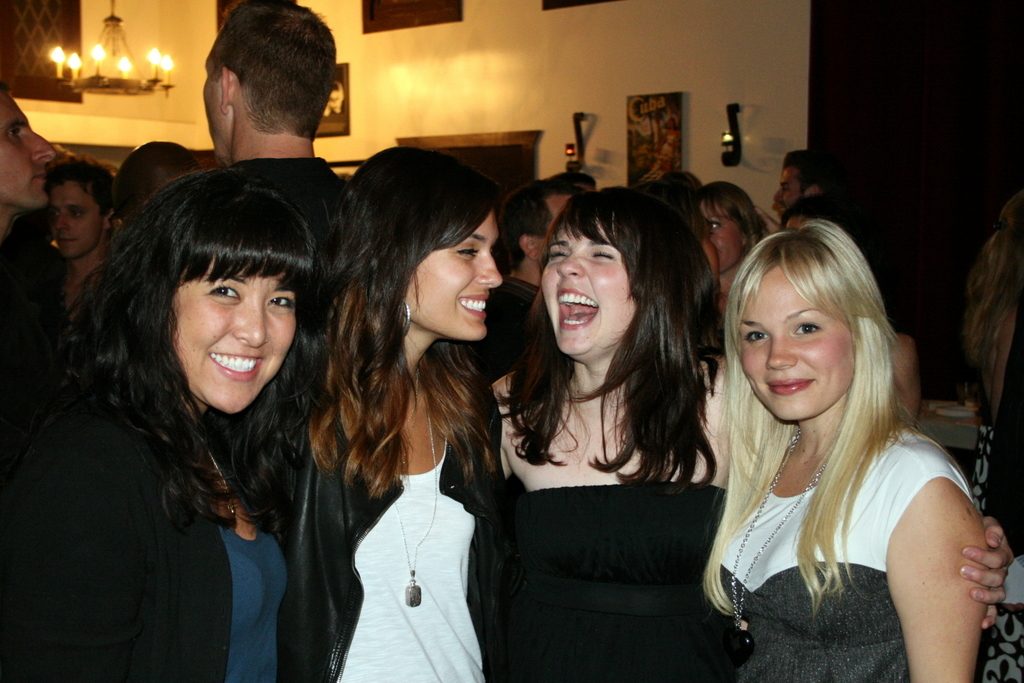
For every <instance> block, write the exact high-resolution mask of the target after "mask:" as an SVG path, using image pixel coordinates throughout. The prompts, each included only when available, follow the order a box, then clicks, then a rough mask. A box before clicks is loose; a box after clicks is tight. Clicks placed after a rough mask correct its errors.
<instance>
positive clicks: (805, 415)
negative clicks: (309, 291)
mask: <svg viewBox="0 0 1024 683" xmlns="http://www.w3.org/2000/svg"><path fill="white" fill-rule="evenodd" d="M725 330H726V334H725V338H726V356H727V358H728V359H729V361H728V368H727V373H726V391H725V396H726V399H725V412H724V415H723V420H724V422H723V423H724V425H725V432H726V442H727V443H728V448H729V453H730V463H731V470H730V477H729V488H728V494H727V502H726V506H725V512H724V516H723V519H722V522H721V526H720V528H719V534H718V538H717V539H716V541H715V545H714V548H713V550H712V554H711V564H710V566H709V568H708V572H707V575H706V581H705V585H706V588H707V589H708V591H709V594H710V595H711V596H712V599H713V601H714V602H715V604H716V605H717V606H718V607H719V608H720V609H721V610H722V611H723V612H725V613H730V614H733V616H734V619H735V628H734V630H733V631H732V632H731V633H729V634H728V636H727V641H728V643H727V644H728V646H729V647H730V648H731V650H732V653H733V655H734V660H735V661H739V660H742V659H744V657H745V656H749V659H748V660H747V661H746V664H744V665H742V666H741V667H740V669H739V679H740V680H741V681H743V680H751V681H753V680H757V681H766V680H777V681H817V680H834V681H872V682H873V683H877V682H880V681H902V680H907V678H908V676H909V678H910V679H912V680H921V681H968V680H970V679H971V677H972V673H973V669H974V661H975V656H976V653H977V645H978V639H979V636H980V632H979V630H978V626H977V625H978V623H979V621H980V620H981V617H982V615H983V613H984V607H983V606H982V605H980V604H978V603H976V602H973V601H972V600H971V599H970V597H969V595H968V593H967V591H964V590H963V579H962V578H961V577H960V574H959V573H958V570H959V569H960V565H961V564H962V563H963V560H962V558H961V556H960V549H961V548H963V547H964V546H967V545H979V546H980V545H982V534H983V529H982V524H981V520H980V519H979V517H978V514H977V512H976V511H975V510H974V508H973V506H972V505H971V501H970V498H969V496H968V490H967V486H966V483H965V482H964V479H963V477H962V476H961V474H960V472H959V471H958V470H957V468H956V466H955V465H954V464H953V463H952V462H951V461H950V460H949V458H948V456H946V454H945V453H944V452H943V451H942V450H941V449H940V448H939V447H937V446H936V445H935V444H933V443H932V442H930V441H928V440H927V439H925V438H924V437H922V436H921V435H920V434H918V433H917V432H916V431H914V430H913V429H912V428H911V427H910V426H909V422H908V420H907V418H906V416H905V414H904V413H903V412H902V411H901V408H900V406H899V403H898V400H897V397H896V394H895V390H894V387H893V382H892V345H893V338H894V335H893V331H892V329H891V327H890V326H889V323H888V321H887V320H886V318H885V312H884V309H883V307H882V300H881V297H880V296H879V293H878V288H877V285H876V284H875V282H874V279H873V278H872V276H871V272H870V269H869V268H868V265H867V263H866V262H865V261H864V258H863V256H862V255H861V254H860V252H859V250H858V249H857V247H856V245H855V244H854V243H853V241H852V240H851V239H850V238H849V237H848V236H847V235H846V234H845V233H844V232H843V231H842V230H841V229H839V228H838V227H837V226H835V225H834V224H831V223H828V222H826V221H812V222H810V223H808V224H805V226H804V229H803V230H801V231H798V232H789V231H787V232H783V233H780V234H777V235H773V236H771V237H769V238H768V239H766V240H764V241H762V242H761V243H760V244H759V245H758V246H757V247H755V248H754V250H753V251H752V252H751V253H750V254H749V255H748V256H747V258H746V259H745V261H744V263H743V265H742V266H741V268H740V271H739V272H738V274H737V277H736V280H735V282H734V284H733V288H732V291H731V293H730V298H729V304H728V306H727V309H726V324H725ZM741 620H743V621H741ZM751 650H752V653H751Z"/></svg>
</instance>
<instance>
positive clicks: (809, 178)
mask: <svg viewBox="0 0 1024 683" xmlns="http://www.w3.org/2000/svg"><path fill="white" fill-rule="evenodd" d="M819 194H827V195H833V196H840V197H845V196H846V194H847V184H846V167H845V166H843V162H841V161H840V160H839V157H837V156H836V155H835V154H832V153H831V152H825V151H822V150H815V149H797V150H793V151H792V152H789V153H788V154H786V156H785V158H784V159H783V160H782V177H781V178H780V179H779V189H778V190H776V192H775V196H774V197H772V199H774V200H775V206H774V208H775V211H776V212H777V213H778V214H779V216H780V217H781V216H782V214H783V213H784V212H785V211H786V209H788V208H790V207H791V206H793V205H794V204H796V203H797V201H799V200H800V199H802V198H804V197H813V196H815V195H819ZM772 232H774V230H773V231H772Z"/></svg>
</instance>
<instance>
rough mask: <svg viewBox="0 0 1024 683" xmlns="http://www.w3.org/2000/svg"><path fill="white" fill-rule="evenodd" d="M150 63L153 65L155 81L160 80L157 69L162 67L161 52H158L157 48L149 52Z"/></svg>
mask: <svg viewBox="0 0 1024 683" xmlns="http://www.w3.org/2000/svg"><path fill="white" fill-rule="evenodd" d="M149 63H150V64H152V65H153V80H154V81H158V80H160V77H159V75H157V72H156V70H157V67H159V66H160V50H157V49H156V48H155V47H154V48H153V49H152V50H150V51H149Z"/></svg>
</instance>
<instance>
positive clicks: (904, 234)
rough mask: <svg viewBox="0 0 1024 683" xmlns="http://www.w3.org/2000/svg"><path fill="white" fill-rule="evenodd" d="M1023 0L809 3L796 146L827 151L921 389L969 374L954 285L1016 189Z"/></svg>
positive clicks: (948, 393)
mask: <svg viewBox="0 0 1024 683" xmlns="http://www.w3.org/2000/svg"><path fill="white" fill-rule="evenodd" d="M1022 35H1024V3H1021V2H1020V1H1019V0H995V1H993V2H972V3H961V2H958V3H954V2H926V1H925V0H896V1H895V2H893V1H892V0H889V1H886V2H882V1H880V0H857V1H856V2H852V1H850V0H845V1H837V0H812V2H811V70H810V105H809V112H808V114H809V125H808V128H809V129H808V146H809V147H810V148H812V149H826V150H830V151H832V152H835V153H836V154H838V155H839V157H840V158H841V159H842V160H843V161H844V162H845V163H846V165H847V167H848V169H849V171H850V183H851V193H852V194H853V196H854V198H855V199H857V200H859V201H860V202H862V203H863V204H864V206H865V207H866V208H867V209H868V211H869V212H870V213H872V214H873V215H874V216H875V218H876V219H878V221H879V223H880V224H881V226H882V229H883V231H884V233H885V235H884V241H885V244H886V246H887V248H888V250H889V254H890V258H891V259H892V260H893V262H894V264H895V266H896V268H897V270H898V284H899V287H898V296H897V298H896V301H895V305H894V307H893V310H892V311H891V313H892V315H893V316H894V318H895V319H896V321H897V326H898V327H899V328H902V331H906V332H908V333H909V334H911V335H913V336H914V337H915V339H916V340H917V344H918V352H919V355H920V359H921V381H922V390H923V395H924V396H926V397H928V398H952V397H955V391H954V383H955V382H957V381H963V380H966V379H969V378H971V374H970V372H969V371H968V369H967V367H966V365H965V363H964V361H963V355H962V353H961V351H960V336H959V335H960V333H959V330H960V322H961V318H962V316H963V305H964V296H963V291H964V283H965V281H966V276H967V271H968V269H969V268H970V266H971V263H972V262H973V260H974V257H975V256H976V255H977V253H978V250H979V248H980V247H981V245H982V244H983V243H984V241H985V240H986V239H987V238H988V236H989V235H990V234H991V233H992V225H993V223H994V222H995V220H996V218H997V216H998V213H999V210H1000V208H1001V207H1002V205H1003V204H1004V203H1005V202H1006V200H1008V199H1009V198H1010V197H1011V196H1012V195H1013V194H1014V193H1015V192H1016V191H1017V190H1019V189H1020V188H1021V187H1024V164H1022V163H1021V158H1020V157H1021V152H1022V150H1024V120H1022V118H1021V113H1022V112H1024V106H1022V105H1024V88H1022V84H1024V49H1022Z"/></svg>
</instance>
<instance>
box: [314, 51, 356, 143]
mask: <svg viewBox="0 0 1024 683" xmlns="http://www.w3.org/2000/svg"><path fill="white" fill-rule="evenodd" d="M348 113H349V98H348V64H335V65H334V87H333V88H332V89H331V96H330V97H329V98H327V106H326V107H325V108H324V115H323V118H321V119H320V127H319V128H317V130H316V136H317V137H318V138H326V137H331V136H334V135H350V134H351V131H350V130H349V116H348Z"/></svg>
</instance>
